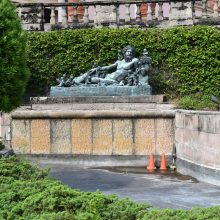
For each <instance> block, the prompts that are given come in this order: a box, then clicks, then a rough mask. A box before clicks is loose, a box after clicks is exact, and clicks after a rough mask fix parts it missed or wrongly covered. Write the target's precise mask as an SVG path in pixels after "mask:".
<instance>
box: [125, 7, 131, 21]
mask: <svg viewBox="0 0 220 220" xmlns="http://www.w3.org/2000/svg"><path fill="white" fill-rule="evenodd" d="M130 21H131V16H130V4H125V22H130Z"/></svg>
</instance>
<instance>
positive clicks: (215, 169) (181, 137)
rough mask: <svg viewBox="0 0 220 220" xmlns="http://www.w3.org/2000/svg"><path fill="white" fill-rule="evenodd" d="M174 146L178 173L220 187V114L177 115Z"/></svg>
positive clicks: (182, 112) (190, 112) (183, 112)
mask: <svg viewBox="0 0 220 220" xmlns="http://www.w3.org/2000/svg"><path fill="white" fill-rule="evenodd" d="M175 143H176V150H177V156H178V159H177V169H178V171H179V172H181V173H184V174H187V175H191V176H194V177H196V178H197V179H199V180H201V181H205V182H209V183H213V184H217V185H220V160H219V158H220V112H205V111H179V112H177V113H176V116H175Z"/></svg>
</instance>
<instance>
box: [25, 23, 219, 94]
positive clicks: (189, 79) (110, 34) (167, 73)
mask: <svg viewBox="0 0 220 220" xmlns="http://www.w3.org/2000/svg"><path fill="white" fill-rule="evenodd" d="M219 39H220V31H219V30H218V29H216V28H212V27H205V26H194V27H175V28H171V29H166V30H161V29H130V28H129V29H128V28H127V29H86V30H68V31H54V32H47V33H31V34H29V46H28V52H29V56H28V65H29V67H30V69H31V72H32V75H31V80H30V83H29V87H28V88H29V91H30V89H31V90H32V91H33V92H34V93H35V95H38V94H41V95H42V94H45V91H48V88H49V87H50V86H51V85H54V84H56V80H55V79H56V78H57V77H58V76H59V75H62V74H64V73H66V74H67V75H70V74H71V73H74V75H78V74H79V73H81V72H85V71H86V70H88V69H90V68H91V67H92V65H93V63H94V62H96V63H98V64H99V65H106V64H110V63H113V62H114V61H115V60H116V59H117V50H118V49H120V48H123V47H124V46H125V45H128V44H131V45H134V46H135V48H136V50H137V56H141V54H142V52H143V49H144V48H147V49H148V51H149V54H150V56H151V57H152V60H153V65H152V71H151V72H150V79H149V80H150V84H151V85H152V87H153V90H154V93H164V92H166V93H169V94H171V95H174V96H179V95H181V96H182V95H188V94H192V93H197V92H201V91H202V92H204V93H205V94H212V95H217V93H219V90H220V88H219V85H220V74H219V69H220V41H219Z"/></svg>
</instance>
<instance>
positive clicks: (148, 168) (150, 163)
mask: <svg viewBox="0 0 220 220" xmlns="http://www.w3.org/2000/svg"><path fill="white" fill-rule="evenodd" d="M147 170H148V171H150V172H152V171H154V170H155V165H154V154H153V153H151V155H150V160H149V163H148V166H147Z"/></svg>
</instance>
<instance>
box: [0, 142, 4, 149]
mask: <svg viewBox="0 0 220 220" xmlns="http://www.w3.org/2000/svg"><path fill="white" fill-rule="evenodd" d="M4 148H5V145H4V144H3V143H2V142H1V141H0V150H3V149H4Z"/></svg>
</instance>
